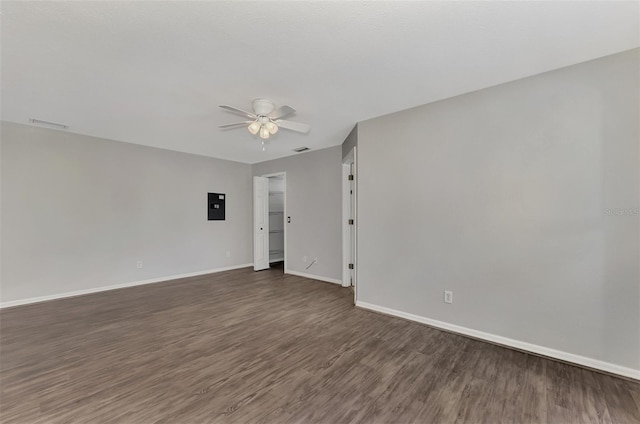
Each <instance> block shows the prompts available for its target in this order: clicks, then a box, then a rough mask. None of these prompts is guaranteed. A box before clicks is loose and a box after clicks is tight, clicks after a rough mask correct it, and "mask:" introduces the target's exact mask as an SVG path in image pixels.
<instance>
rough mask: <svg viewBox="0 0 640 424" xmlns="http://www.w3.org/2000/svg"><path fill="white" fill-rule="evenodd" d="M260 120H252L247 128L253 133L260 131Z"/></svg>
mask: <svg viewBox="0 0 640 424" xmlns="http://www.w3.org/2000/svg"><path fill="white" fill-rule="evenodd" d="M260 127H261V125H260V122H258V121H253V122H252V123H250V124H249V127H248V128H247V129H248V130H249V132H250V133H251V134H253V135H256V134H258V131H260Z"/></svg>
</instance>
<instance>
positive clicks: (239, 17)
mask: <svg viewBox="0 0 640 424" xmlns="http://www.w3.org/2000/svg"><path fill="white" fill-rule="evenodd" d="M1 8H2V9H1V13H2V33H1V36H2V44H1V48H2V50H1V59H2V68H1V69H2V77H1V88H2V108H1V113H2V119H3V120H7V121H13V122H19V123H28V120H29V118H30V117H35V118H39V119H43V120H49V121H56V122H61V123H65V124H67V125H69V128H68V130H69V131H71V132H76V133H81V134H88V135H93V136H99V137H105V138H110V139H115V140H121V141H127V142H132V143H137V144H143V145H148V146H156V147H161V148H166V149H171V150H177V151H183V152H189V153H196V154H200V155H206V156H212V157H218V158H223V159H230V160H235V161H241V162H247V163H255V162H261V161H264V160H268V159H273V158H277V157H283V156H288V155H292V154H295V153H293V152H292V151H291V149H293V148H296V147H300V146H308V147H310V148H312V149H319V148H323V147H329V146H334V145H337V144H341V143H342V141H343V140H344V138H345V137H346V136H347V134H348V133H349V131H350V130H351V128H352V127H353V125H354V124H355V123H356V122H358V121H362V120H366V119H369V118H373V117H375V116H379V115H384V114H387V113H390V112H395V111H398V110H402V109H406V108H410V107H413V106H417V105H421V104H425V103H429V102H432V101H435V100H439V99H443V98H447V97H451V96H454V95H457V94H461V93H465V92H469V91H473V90H477V89H480V88H484V87H488V86H492V85H496V84H500V83H503V82H506V81H510V80H514V79H518V78H522V77H525V76H529V75H534V74H537V73H540V72H544V71H548V70H552V69H557V68H560V67H563V66H567V65H571V64H575V63H579V62H583V61H586V60H590V59H594V58H597V57H602V56H606V55H608V54H612V53H616V52H619V51H623V50H627V49H631V48H634V47H638V46H639V45H640V35H639V31H640V30H639V15H640V12H639V3H638V2H637V1H632V2H612V1H604V2H499V1H493V2H426V1H425V2H310V1H303V2H265V1H263V2H238V1H233V2H226V1H225V2H200V3H196V2H189V3H186V2H179V1H174V2H101V3H97V2H12V1H3V2H2V4H1ZM256 97H266V98H270V99H272V100H274V102H275V103H276V106H278V105H281V104H288V105H291V106H293V107H294V108H296V109H297V110H298V113H297V115H296V116H294V117H292V118H291V120H297V121H301V122H306V123H309V124H311V127H312V128H311V131H310V132H309V134H306V135H303V134H298V133H293V132H288V131H285V130H281V131H280V132H278V134H277V135H276V136H275V137H273V138H272V140H271V142H270V144H269V146H268V148H267V151H266V152H263V151H262V150H261V148H260V143H259V141H258V140H259V139H258V138H257V137H256V136H252V135H251V134H249V132H248V131H247V130H246V129H243V128H238V129H235V130H230V131H221V130H219V129H218V128H217V126H218V125H220V124H225V123H230V122H236V121H238V120H241V119H237V117H236V116H234V115H232V114H230V113H228V112H225V111H223V110H222V109H219V108H218V107H217V106H218V105H220V104H227V105H232V106H236V107H240V108H243V109H250V107H251V100H252V99H254V98H256ZM389 142H391V143H392V142H393V140H390V141H389Z"/></svg>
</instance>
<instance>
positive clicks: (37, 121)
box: [29, 118, 69, 130]
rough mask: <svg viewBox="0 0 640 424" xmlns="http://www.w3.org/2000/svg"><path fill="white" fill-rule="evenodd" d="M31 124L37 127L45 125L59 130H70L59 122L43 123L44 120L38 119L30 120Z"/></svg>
mask: <svg viewBox="0 0 640 424" xmlns="http://www.w3.org/2000/svg"><path fill="white" fill-rule="evenodd" d="M29 122H31V123H32V124H35V125H43V126H45V127H50V128H57V129H59V130H66V129H67V128H69V126H68V125H65V124H59V123H57V122H51V121H43V120H42V119H36V118H29Z"/></svg>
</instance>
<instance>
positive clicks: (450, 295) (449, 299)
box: [444, 290, 453, 303]
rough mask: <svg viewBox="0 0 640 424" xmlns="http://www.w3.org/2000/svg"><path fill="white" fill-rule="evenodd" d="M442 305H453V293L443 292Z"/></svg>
mask: <svg viewBox="0 0 640 424" xmlns="http://www.w3.org/2000/svg"><path fill="white" fill-rule="evenodd" d="M444 303H453V292H452V291H448V290H445V291H444Z"/></svg>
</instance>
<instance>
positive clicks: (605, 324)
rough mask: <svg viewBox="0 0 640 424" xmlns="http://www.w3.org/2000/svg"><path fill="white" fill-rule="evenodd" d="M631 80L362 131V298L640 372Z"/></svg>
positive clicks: (510, 92) (497, 101) (559, 78)
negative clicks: (447, 294)
mask: <svg viewBox="0 0 640 424" xmlns="http://www.w3.org/2000/svg"><path fill="white" fill-rule="evenodd" d="M639 71H640V69H639V51H638V50H633V51H628V52H624V53H622V54H618V55H613V56H610V57H606V58H603V59H599V60H595V61H591V62H587V63H584V64H579V65H576V66H572V67H568V68H564V69H560V70H557V71H553V72H549V73H545V74H541V75H537V76H534V77H530V78H526V79H522V80H519V81H515V82H512V83H508V84H504V85H500V86H497V87H493V88H489V89H486V90H481V91H478V92H474V93H470V94H466V95H462V96H459V97H455V98H451V99H448V100H444V101H440V102H436V103H432V104H428V105H425V106H421V107H418V108H415V109H411V110H407V111H403V112H399V113H395V114H392V115H388V116H384V117H380V118H376V119H373V120H370V121H366V122H362V123H360V124H359V125H358V139H359V140H358V141H359V144H358V162H359V167H358V171H359V172H358V187H359V194H358V211H359V216H358V219H359V221H358V222H359V228H358V232H359V240H358V246H359V252H358V262H357V263H358V277H359V278H358V298H359V299H358V300H360V301H363V302H368V303H372V304H376V305H381V306H385V307H388V308H393V309H396V310H400V311H403V312H408V313H412V314H417V315H421V316H424V317H427V318H432V319H436V320H440V321H445V322H447V323H452V324H456V325H460V326H464V327H468V328H471V329H475V330H479V331H484V332H488V333H492V334H495V335H500V336H503V337H509V338H512V339H516V340H520V341H524V342H529V343H533V344H536V345H540V346H545V347H548V348H552V349H557V350H561V351H565V352H568V353H572V354H577V355H583V356H586V357H589V358H594V359H598V360H602V361H606V362H609V363H612V364H617V365H621V366H626V367H630V368H634V369H640V348H639V344H640V340H639V339H640V276H639V263H638V261H639V259H638V258H639V257H640V252H639V237H638V235H639V233H640V232H639V224H638V221H639V216H638V208H639V207H640V202H639V192H640V187H639V176H638V169H639V166H640V163H639V151H638V150H639V149H638V144H639V139H640V135H639V131H638V119H639V116H640V110H639V107H638V98H639V96H638V94H639V84H638V76H639ZM445 289H448V290H453V292H454V303H453V304H452V305H447V304H444V303H443V300H442V299H443V290H445Z"/></svg>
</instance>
